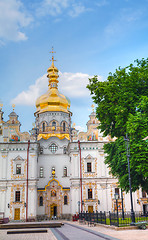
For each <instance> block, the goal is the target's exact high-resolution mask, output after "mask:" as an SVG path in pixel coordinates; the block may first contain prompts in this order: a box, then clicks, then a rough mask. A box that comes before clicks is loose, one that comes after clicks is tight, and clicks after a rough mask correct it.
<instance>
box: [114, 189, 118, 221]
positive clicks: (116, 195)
mask: <svg viewBox="0 0 148 240" xmlns="http://www.w3.org/2000/svg"><path fill="white" fill-rule="evenodd" d="M114 197H115V200H116V208H117V219H118V197H119V195H118V193H115V194H114Z"/></svg>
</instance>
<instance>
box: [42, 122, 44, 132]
mask: <svg viewBox="0 0 148 240" xmlns="http://www.w3.org/2000/svg"><path fill="white" fill-rule="evenodd" d="M42 132H45V123H43V124H42Z"/></svg>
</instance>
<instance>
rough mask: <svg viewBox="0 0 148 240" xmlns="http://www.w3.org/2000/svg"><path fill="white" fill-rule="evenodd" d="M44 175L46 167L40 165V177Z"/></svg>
mask: <svg viewBox="0 0 148 240" xmlns="http://www.w3.org/2000/svg"><path fill="white" fill-rule="evenodd" d="M43 177H44V168H43V167H40V178H43Z"/></svg>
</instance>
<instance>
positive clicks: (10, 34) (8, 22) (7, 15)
mask: <svg viewBox="0 0 148 240" xmlns="http://www.w3.org/2000/svg"><path fill="white" fill-rule="evenodd" d="M31 21H32V18H31V17H30V16H29V15H28V14H27V13H26V12H25V10H24V8H23V4H22V3H21V1H19V0H0V40H1V41H2V42H4V41H5V40H11V41H22V40H26V39H27V36H26V35H25V33H24V32H22V28H24V27H26V26H28V25H29V24H30V23H31Z"/></svg>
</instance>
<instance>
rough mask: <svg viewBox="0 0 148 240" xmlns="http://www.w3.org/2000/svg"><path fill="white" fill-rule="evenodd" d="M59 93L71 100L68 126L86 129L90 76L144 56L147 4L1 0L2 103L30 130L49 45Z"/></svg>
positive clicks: (115, 0) (146, 49)
mask: <svg viewBox="0 0 148 240" xmlns="http://www.w3.org/2000/svg"><path fill="white" fill-rule="evenodd" d="M52 46H53V47H54V50H55V51H56V54H55V59H57V62H56V63H55V65H56V66H57V67H58V69H59V71H60V72H59V75H60V78H59V81H60V82H59V90H60V92H62V93H63V94H65V95H66V96H68V97H69V98H70V100H71V111H72V112H73V117H72V122H73V123H74V122H75V123H76V126H78V129H84V128H85V124H86V122H87V121H88V115H89V114H90V112H91V105H92V100H91V97H90V94H89V91H88V90H87V89H86V85H87V83H88V78H89V77H91V76H93V75H98V76H99V78H100V79H101V80H105V79H106V78H107V76H108V73H109V72H114V71H115V69H116V68H118V67H119V66H121V67H125V66H127V65H129V64H130V63H132V62H134V60H135V59H137V58H138V59H141V58H143V57H144V58H147V57H148V0H141V1H139V0H5V1H4V0H0V82H1V88H0V90H1V91H0V100H1V102H3V111H4V120H7V119H8V114H9V113H10V112H11V111H12V106H11V105H12V103H15V105H16V107H15V112H16V113H17V114H18V115H19V120H20V121H21V123H22V126H21V130H22V131H26V130H27V131H28V130H29V129H31V128H32V123H33V122H34V112H35V110H36V109H35V100H36V98H37V97H38V96H39V95H41V94H43V93H45V92H46V91H47V88H48V81H47V78H46V71H47V68H48V67H49V66H50V64H51V62H50V59H51V54H50V51H51V47H52Z"/></svg>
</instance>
